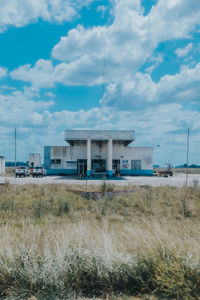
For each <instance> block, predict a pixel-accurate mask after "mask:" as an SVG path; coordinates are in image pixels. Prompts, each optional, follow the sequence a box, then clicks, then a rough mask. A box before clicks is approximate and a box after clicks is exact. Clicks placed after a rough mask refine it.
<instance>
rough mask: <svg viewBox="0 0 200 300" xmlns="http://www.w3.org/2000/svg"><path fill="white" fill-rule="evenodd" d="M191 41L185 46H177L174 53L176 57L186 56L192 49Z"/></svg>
mask: <svg viewBox="0 0 200 300" xmlns="http://www.w3.org/2000/svg"><path fill="white" fill-rule="evenodd" d="M192 47H193V45H192V43H189V44H188V45H187V46H185V48H177V49H176V50H175V53H176V55H177V56H178V57H183V56H186V55H187V54H188V53H189V52H190V51H191V50H192Z"/></svg>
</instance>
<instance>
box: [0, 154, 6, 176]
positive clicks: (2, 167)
mask: <svg viewBox="0 0 200 300" xmlns="http://www.w3.org/2000/svg"><path fill="white" fill-rule="evenodd" d="M5 173H6V158H5V156H0V174H5Z"/></svg>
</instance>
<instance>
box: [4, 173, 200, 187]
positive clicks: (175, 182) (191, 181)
mask: <svg viewBox="0 0 200 300" xmlns="http://www.w3.org/2000/svg"><path fill="white" fill-rule="evenodd" d="M6 182H9V183H11V184H21V185H22V184H69V185H72V184H79V185H80V184H95V185H98V184H102V180H99V179H98V180H91V179H89V180H83V179H78V178H76V177H65V176H48V177H44V178H32V177H27V178H15V177H7V176H1V177H0V184H1V183H6ZM106 182H109V183H112V184H115V185H120V186H123V185H137V186H139V185H150V186H167V185H169V186H180V187H181V186H184V185H185V184H186V175H185V174H183V173H177V174H175V175H174V176H173V177H166V178H165V177H144V176H139V177H133V176H125V177H123V179H121V180H120V179H116V180H114V179H112V180H107V181H106ZM195 184H200V174H189V175H188V185H190V186H192V185H195Z"/></svg>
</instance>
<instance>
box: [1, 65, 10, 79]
mask: <svg viewBox="0 0 200 300" xmlns="http://www.w3.org/2000/svg"><path fill="white" fill-rule="evenodd" d="M7 71H8V69H7V68H2V67H0V78H2V77H5V76H7Z"/></svg>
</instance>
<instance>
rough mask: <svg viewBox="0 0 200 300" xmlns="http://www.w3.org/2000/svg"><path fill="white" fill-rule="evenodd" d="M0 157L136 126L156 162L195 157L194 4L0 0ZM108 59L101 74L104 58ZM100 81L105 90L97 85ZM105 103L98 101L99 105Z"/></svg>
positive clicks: (199, 84)
mask: <svg viewBox="0 0 200 300" xmlns="http://www.w3.org/2000/svg"><path fill="white" fill-rule="evenodd" d="M0 46H1V47H0V154H1V155H5V156H6V157H7V160H14V127H17V134H18V151H17V157H18V159H19V160H26V159H27V157H28V153H30V152H40V153H41V155H42V153H43V147H44V145H64V144H65V143H64V141H63V136H64V135H63V133H64V130H65V129H79V128H80V129H83V128H84V129H91V128H92V129H99V128H100V127H101V128H103V129H131V130H132V129H135V130H136V142H135V145H136V146H155V145H157V144H160V148H157V149H156V150H155V155H154V162H155V163H159V164H161V165H164V164H165V163H167V162H171V163H172V164H174V165H176V164H181V163H185V161H186V134H187V128H190V132H191V135H190V137H191V139H190V163H198V164H200V155H199V149H200V99H199V97H200V96H199V95H200V2H199V1H196V0H158V1H157V0H86V1H81V0H73V1H72V0H2V1H1V4H0ZM104 59H105V76H103V65H104ZM103 87H104V88H103ZM102 107H103V108H102Z"/></svg>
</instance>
